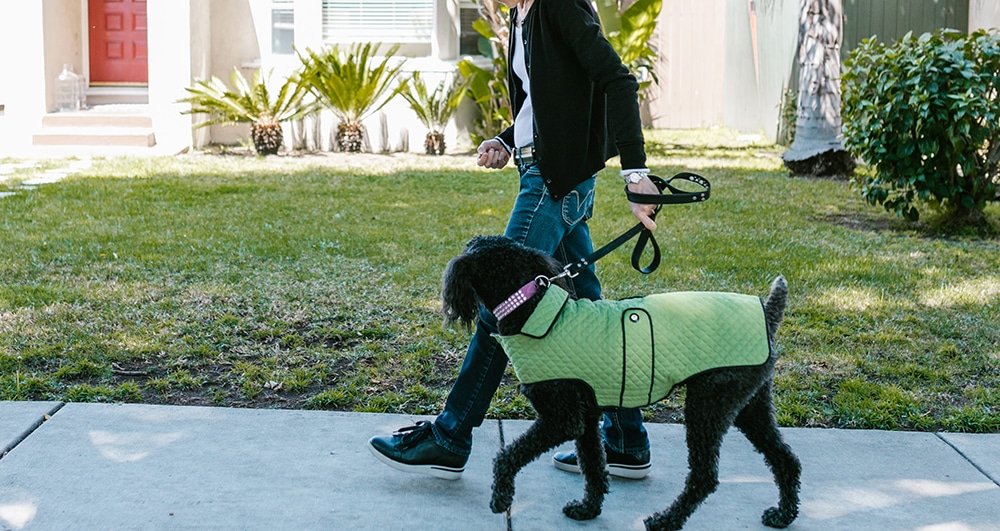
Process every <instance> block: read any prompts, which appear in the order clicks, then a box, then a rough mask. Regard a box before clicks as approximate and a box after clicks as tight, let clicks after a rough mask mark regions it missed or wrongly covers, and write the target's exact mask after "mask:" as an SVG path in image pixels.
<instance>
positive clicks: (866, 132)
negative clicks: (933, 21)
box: [843, 30, 1000, 225]
mask: <svg viewBox="0 0 1000 531" xmlns="http://www.w3.org/2000/svg"><path fill="white" fill-rule="evenodd" d="M844 65H845V67H846V71H845V72H844V75H843V116H844V143H845V145H846V146H847V147H848V149H850V150H852V151H853V152H855V154H856V155H859V156H861V157H862V158H863V159H865V160H866V161H867V162H868V163H869V164H870V165H871V166H872V169H873V171H872V172H870V173H868V174H865V175H861V176H859V177H855V183H854V184H855V185H858V186H859V187H860V189H861V195H862V196H863V197H864V198H865V199H866V200H867V201H868V203H870V204H872V205H882V206H883V207H884V208H885V209H886V210H887V211H890V212H895V213H896V215H898V216H902V217H905V218H907V219H910V220H916V219H918V217H919V213H918V212H917V209H916V206H915V203H917V202H925V203H927V204H929V205H931V206H933V207H936V208H939V209H940V210H942V211H943V212H944V214H945V219H947V220H949V221H953V222H957V223H958V224H962V225H965V224H973V225H978V224H981V223H983V222H984V221H985V219H984V214H983V209H984V208H985V207H986V206H987V204H988V203H989V202H991V201H996V200H997V178H998V177H997V176H998V173H997V170H998V161H1000V120H998V111H1000V100H998V96H997V91H998V89H1000V36H998V34H997V33H995V32H986V31H983V30H979V31H976V32H975V33H972V34H970V35H965V34H962V33H957V32H954V31H948V30H939V31H936V32H934V33H925V34H923V35H921V36H919V37H914V36H913V35H912V34H907V35H906V36H905V37H903V38H902V39H900V40H899V42H897V43H895V44H893V45H891V46H889V45H886V44H884V43H880V42H877V41H876V40H875V39H874V38H872V39H868V40H865V41H864V42H862V44H861V45H860V46H859V47H858V48H856V49H855V50H854V51H853V52H852V53H851V55H850V57H848V59H847V60H846V61H845V63H844Z"/></svg>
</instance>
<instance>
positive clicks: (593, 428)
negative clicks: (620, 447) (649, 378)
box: [563, 388, 608, 520]
mask: <svg viewBox="0 0 1000 531" xmlns="http://www.w3.org/2000/svg"><path fill="white" fill-rule="evenodd" d="M579 392H580V394H581V395H584V396H581V397H580V398H581V405H582V404H588V405H589V407H587V409H586V411H585V412H584V419H583V422H584V425H583V434H582V435H580V437H579V438H578V439H577V440H576V458H577V461H578V462H579V464H580V472H581V473H582V474H583V479H584V494H583V499H582V500H574V501H571V502H569V503H568V504H566V506H565V507H563V513H564V514H565V515H566V516H568V517H570V518H572V519H574V520H590V519H592V518H596V517H597V516H598V515H599V514H601V505H603V504H604V495H605V494H607V493H608V471H607V469H606V467H605V464H606V460H607V456H605V455H604V440H603V438H602V437H601V430H600V427H599V425H600V421H601V410H600V409H599V408H598V407H597V400H596V399H595V398H594V393H593V391H591V390H590V389H589V388H585V389H579Z"/></svg>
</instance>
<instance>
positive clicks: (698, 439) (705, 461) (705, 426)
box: [645, 384, 746, 531]
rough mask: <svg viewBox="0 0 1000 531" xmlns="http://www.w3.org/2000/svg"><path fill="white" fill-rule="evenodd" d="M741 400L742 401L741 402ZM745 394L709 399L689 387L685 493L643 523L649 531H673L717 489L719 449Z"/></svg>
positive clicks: (707, 394) (708, 394)
mask: <svg viewBox="0 0 1000 531" xmlns="http://www.w3.org/2000/svg"><path fill="white" fill-rule="evenodd" d="M740 396H742V397H744V398H743V400H740V398H739V397H740ZM745 397H746V395H745V394H742V393H740V394H730V395H724V396H720V395H718V394H716V395H714V396H713V395H712V393H711V392H710V390H708V389H703V388H701V387H699V386H696V385H691V384H689V385H688V387H687V397H686V398H685V403H684V424H685V427H686V433H687V450H688V467H689V468H690V470H689V471H688V476H687V479H686V480H685V482H684V490H683V491H682V492H681V494H680V495H679V496H678V497H677V499H676V500H674V503H673V504H671V505H670V508H669V509H667V510H666V511H662V512H659V513H656V514H654V515H653V516H650V517H649V518H647V519H646V520H645V524H646V529H648V530H650V531H676V530H678V529H680V528H682V527H683V526H684V523H685V522H686V521H687V519H688V518H689V517H690V516H691V514H692V513H694V511H695V509H697V508H698V506H699V505H701V503H702V502H703V501H705V498H707V497H708V495H709V494H711V493H713V492H715V489H716V488H718V486H719V448H720V447H721V446H722V438H723V436H725V434H726V431H727V430H728V429H729V426H732V423H733V419H734V418H735V417H736V411H737V408H738V407H739V405H741V404H742V402H743V401H744V400H745Z"/></svg>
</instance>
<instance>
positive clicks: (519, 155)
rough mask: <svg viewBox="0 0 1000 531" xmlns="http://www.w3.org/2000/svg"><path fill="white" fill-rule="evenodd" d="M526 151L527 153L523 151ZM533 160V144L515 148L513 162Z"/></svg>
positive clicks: (523, 162)
mask: <svg viewBox="0 0 1000 531" xmlns="http://www.w3.org/2000/svg"><path fill="white" fill-rule="evenodd" d="M526 151H527V153H525V152H526ZM533 160H535V146H533V145H531V146H521V147H519V148H517V150H516V155H515V156H514V162H516V163H518V164H519V165H524V164H527V163H529V162H532V161H533Z"/></svg>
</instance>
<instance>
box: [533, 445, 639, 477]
mask: <svg viewBox="0 0 1000 531" xmlns="http://www.w3.org/2000/svg"><path fill="white" fill-rule="evenodd" d="M604 455H606V456H607V458H608V464H607V470H608V474H611V475H612V476H615V477H618V478H625V479H642V478H644V477H646V476H647V475H648V474H649V450H646V451H645V452H642V453H641V454H639V455H629V454H622V453H618V452H616V451H614V450H612V449H611V447H609V446H608V445H607V444H605V445H604ZM552 464H553V465H555V467H556V468H558V469H559V470H564V471H566V472H574V473H576V474H579V473H580V465H578V464H577V462H576V452H559V453H557V454H556V455H554V456H552Z"/></svg>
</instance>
